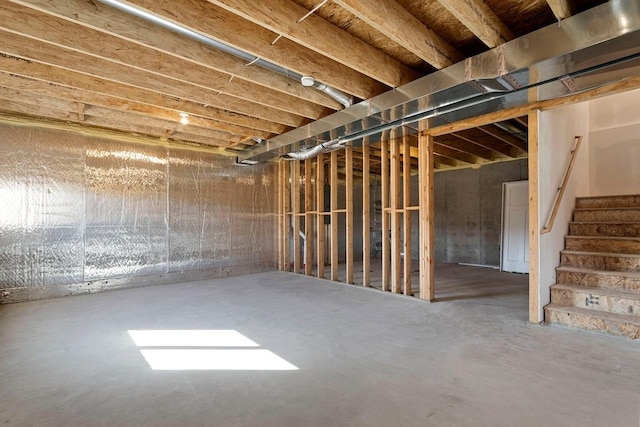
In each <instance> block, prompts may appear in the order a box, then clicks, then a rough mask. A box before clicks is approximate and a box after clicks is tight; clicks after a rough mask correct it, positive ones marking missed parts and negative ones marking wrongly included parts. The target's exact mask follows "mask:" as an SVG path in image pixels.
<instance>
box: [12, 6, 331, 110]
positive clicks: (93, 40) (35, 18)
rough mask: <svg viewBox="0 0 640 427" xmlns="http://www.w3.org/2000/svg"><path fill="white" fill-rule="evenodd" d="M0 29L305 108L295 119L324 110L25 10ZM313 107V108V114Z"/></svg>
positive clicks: (15, 11)
mask: <svg viewBox="0 0 640 427" xmlns="http://www.w3.org/2000/svg"><path fill="white" fill-rule="evenodd" d="M0 27H2V28H4V29H5V30H7V31H10V32H14V33H18V34H21V35H23V36H27V37H30V38H33V39H35V40H39V41H41V42H45V43H50V44H54V45H57V46H59V47H65V48H69V49H73V50H76V51H78V52H81V53H84V54H89V55H92V56H94V57H96V58H100V59H105V60H108V61H112V62H114V63H117V64H120V65H125V66H128V65H130V64H131V60H130V58H136V60H135V67H136V68H140V69H143V70H145V71H147V72H152V73H154V74H157V75H160V76H164V77H170V78H173V79H176V80H178V81H181V82H186V83H191V84H194V85H198V86H201V87H203V88H205V89H210V90H215V91H218V92H220V93H224V94H227V95H231V96H235V97H238V98H241V99H247V100H251V101H253V102H257V103H260V104H263V105H266V106H272V107H275V108H279V109H282V110H284V111H289V112H293V113H296V107H297V106H300V107H301V109H300V110H298V111H297V114H300V115H304V113H303V111H304V110H308V111H309V112H312V111H313V110H317V111H323V110H324V108H325V107H321V106H319V105H317V104H314V103H310V102H309V100H308V99H301V98H300V97H295V96H294V95H290V94H288V93H283V92H281V91H276V90H275V89H273V88H267V87H265V86H262V85H259V84H257V83H254V82H250V81H247V80H243V79H241V78H237V79H236V78H234V76H233V75H230V74H228V73H227V72H220V71H218V70H215V69H212V68H209V67H206V66H204V65H200V64H197V63H194V62H191V61H186V60H184V59H182V58H178V57H176V56H173V55H167V54H164V53H162V52H159V51H158V50H156V49H153V48H150V47H147V46H143V45H140V44H137V43H134V42H131V41H128V40H125V39H122V38H119V37H116V36H113V35H111V34H107V33H104V32H101V31H97V30H94V29H91V28H87V27H84V26H82V25H79V24H76V23H74V22H70V21H68V20H64V19H62V18H58V17H56V16H52V15H49V14H46V13H42V12H40V11H36V10H33V9H29V8H27V7H24V6H22V5H16V4H13V3H8V4H6V6H5V7H3V8H2V9H0ZM3 37H4V36H3ZM324 98H326V99H330V98H328V97H324ZM315 99H317V97H316V98H315ZM310 106H313V107H312V108H311V109H309V107H310ZM331 107H332V110H337V109H340V108H341V106H340V104H338V103H337V102H333V103H331ZM318 108H319V109H318ZM326 111H328V110H325V112H326Z"/></svg>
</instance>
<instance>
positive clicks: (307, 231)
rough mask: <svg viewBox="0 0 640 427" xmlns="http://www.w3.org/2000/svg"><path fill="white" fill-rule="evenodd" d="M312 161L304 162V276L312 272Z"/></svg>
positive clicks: (313, 194)
mask: <svg viewBox="0 0 640 427" xmlns="http://www.w3.org/2000/svg"><path fill="white" fill-rule="evenodd" d="M312 165H313V160H312V159H307V160H305V161H304V212H305V216H304V236H305V242H306V245H305V250H304V274H306V275H307V276H311V274H312V272H313V221H312V215H311V211H312V210H313V198H314V196H315V193H314V192H313V181H314V176H313V173H312Z"/></svg>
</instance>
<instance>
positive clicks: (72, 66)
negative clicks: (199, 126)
mask: <svg viewBox="0 0 640 427" xmlns="http://www.w3.org/2000/svg"><path fill="white" fill-rule="evenodd" d="M0 38H2V40H3V44H2V46H0V49H1V50H2V51H3V52H4V53H6V54H9V55H13V56H19V57H23V58H25V59H29V60H36V58H37V60H38V61H39V62H43V63H46V64H48V65H52V66H55V67H60V68H66V69H69V70H71V71H76V72H80V73H84V74H89V75H93V76H97V77H102V78H105V79H108V80H111V81H115V82H119V83H124V84H128V85H131V86H136V87H140V88H146V89H149V90H155V91H157V92H160V93H164V94H167V95H170V96H175V97H179V98H182V99H189V100H191V101H195V102H207V101H208V100H211V99H218V100H219V102H220V103H222V104H223V105H224V106H225V107H226V108H227V109H229V110H232V111H236V112H239V113H243V114H250V115H254V116H259V114H260V113H259V112H264V113H267V114H268V116H265V115H263V117H262V118H264V119H270V118H271V119H272V120H274V121H276V117H281V118H286V117H288V118H291V119H292V120H293V122H298V121H299V120H300V119H301V117H307V118H310V119H318V118H320V117H323V116H325V115H327V114H328V113H330V112H331V110H328V109H326V108H325V107H322V106H319V105H316V104H311V103H308V102H303V101H299V100H296V99H295V98H294V99H293V100H287V99H285V97H287V96H288V95H282V94H278V93H274V91H270V92H268V90H266V89H265V90H261V91H260V92H259V93H258V94H252V93H251V92H252V91H251V89H250V88H244V89H242V90H241V91H242V92H246V94H242V93H240V94H239V93H235V94H233V95H229V94H226V93H225V92H223V90H225V91H227V92H228V91H229V90H228V88H225V87H224V82H218V83H217V84H216V83H214V84H213V85H212V86H211V87H206V86H205V84H206V82H205V81H199V82H198V83H200V85H197V84H196V83H193V82H191V81H189V82H187V81H185V80H178V79H177V78H176V77H175V76H176V75H180V74H183V75H184V74H192V73H194V74H196V75H197V74H198V70H192V71H188V72H187V71H182V72H181V70H180V69H179V68H174V70H173V72H171V73H170V74H171V76H167V75H166V74H164V73H161V72H157V71H155V72H154V71H151V70H150V69H141V68H134V67H129V66H127V65H124V64H123V63H116V62H111V61H109V60H106V59H102V58H99V57H97V56H92V55H87V54H85V53H81V52H78V51H75V50H71V49H68V48H64V47H60V46H57V45H53V44H51V43H48V42H41V41H38V40H36V39H31V40H25V37H23V36H19V35H17V34H14V33H11V32H7V31H4V30H2V29H0ZM160 67H161V68H165V70H166V69H167V68H166V67H164V65H161V66H160ZM150 68H151V66H150ZM192 77H195V76H192ZM196 78H197V79H198V80H202V79H203V78H204V76H202V75H201V74H200V77H196ZM216 86H218V87H216ZM229 87H231V88H234V87H235V88H236V89H237V88H238V86H233V85H231V84H229ZM218 89H221V90H218ZM257 104H260V105H264V106H265V107H270V108H267V109H264V108H260V107H259V106H258V105H257ZM276 110H277V111H276ZM282 113H284V114H282ZM285 124H291V123H285Z"/></svg>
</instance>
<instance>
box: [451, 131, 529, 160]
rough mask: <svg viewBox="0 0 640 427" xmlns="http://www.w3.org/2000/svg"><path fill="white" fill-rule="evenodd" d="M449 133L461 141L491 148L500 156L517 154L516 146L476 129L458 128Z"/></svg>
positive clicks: (511, 156)
mask: <svg viewBox="0 0 640 427" xmlns="http://www.w3.org/2000/svg"><path fill="white" fill-rule="evenodd" d="M450 135H452V136H454V137H456V138H458V139H461V140H463V141H467V142H471V143H473V144H475V145H478V146H480V147H482V148H485V149H488V150H491V151H493V152H494V153H496V154H498V155H500V157H503V156H504V157H509V158H515V157H517V156H518V149H517V148H515V147H513V146H511V145H508V144H504V143H502V142H501V141H500V140H497V139H495V138H493V137H492V136H491V135H488V134H486V133H484V132H481V131H478V130H476V129H466V130H460V131H458V132H451V133H450ZM494 159H495V156H494Z"/></svg>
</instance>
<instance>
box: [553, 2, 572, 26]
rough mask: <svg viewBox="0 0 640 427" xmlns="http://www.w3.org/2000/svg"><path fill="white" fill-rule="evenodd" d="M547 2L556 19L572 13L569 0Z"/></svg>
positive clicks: (559, 19)
mask: <svg viewBox="0 0 640 427" xmlns="http://www.w3.org/2000/svg"><path fill="white" fill-rule="evenodd" d="M547 3H548V4H549V7H550V8H551V10H552V11H553V14H554V15H555V17H556V19H557V20H558V21H562V20H563V19H566V18H568V17H570V16H571V15H572V14H573V4H572V2H571V0H547Z"/></svg>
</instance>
